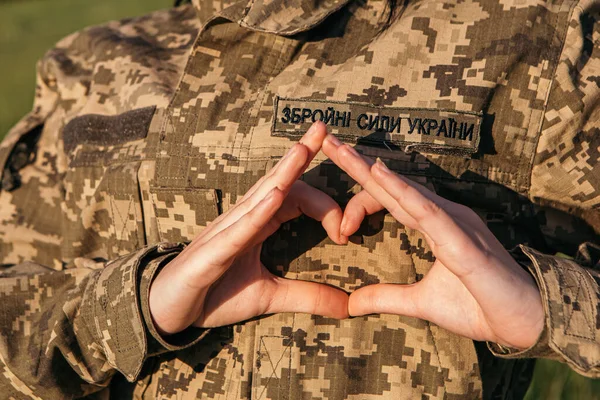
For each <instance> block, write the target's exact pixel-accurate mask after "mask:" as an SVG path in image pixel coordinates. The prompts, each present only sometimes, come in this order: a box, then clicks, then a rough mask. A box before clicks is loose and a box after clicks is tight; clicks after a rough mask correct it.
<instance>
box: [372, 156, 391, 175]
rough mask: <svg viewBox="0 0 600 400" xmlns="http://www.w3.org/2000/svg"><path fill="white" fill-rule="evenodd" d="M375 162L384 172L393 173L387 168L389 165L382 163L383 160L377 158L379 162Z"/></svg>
mask: <svg viewBox="0 0 600 400" xmlns="http://www.w3.org/2000/svg"><path fill="white" fill-rule="evenodd" d="M375 162H376V163H377V165H378V166H379V168H381V171H382V172H385V173H391V171H390V169H389V168H388V167H387V165H385V163H384V162H383V161H381V158H379V157H377V160H376V161H375Z"/></svg>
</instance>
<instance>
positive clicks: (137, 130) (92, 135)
mask: <svg viewBox="0 0 600 400" xmlns="http://www.w3.org/2000/svg"><path fill="white" fill-rule="evenodd" d="M155 109H156V106H150V107H144V108H140V109H137V110H132V111H127V112H125V113H123V114H119V115H114V116H106V115H98V114H86V115H82V116H80V117H76V118H73V119H72V120H71V121H69V123H68V124H67V125H65V127H64V129H63V140H64V143H65V151H66V152H69V151H71V150H73V149H74V148H75V147H76V146H77V145H78V144H93V145H101V146H112V145H116V144H121V143H125V142H129V141H132V140H137V139H143V138H145V137H146V135H147V134H148V129H149V127H150V121H152V116H153V115H154V110H155Z"/></svg>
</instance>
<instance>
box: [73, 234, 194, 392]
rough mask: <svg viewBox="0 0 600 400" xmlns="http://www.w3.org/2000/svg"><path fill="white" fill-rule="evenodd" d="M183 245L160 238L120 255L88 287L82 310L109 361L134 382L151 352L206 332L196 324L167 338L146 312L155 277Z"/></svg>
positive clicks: (186, 342) (180, 345)
mask: <svg viewBox="0 0 600 400" xmlns="http://www.w3.org/2000/svg"><path fill="white" fill-rule="evenodd" d="M183 247H184V245H183V244H169V243H161V244H158V245H156V246H150V247H145V248H143V249H140V250H138V251H136V252H133V253H131V254H128V255H126V256H123V257H120V258H118V259H116V260H114V261H112V262H110V263H108V264H107V265H106V267H105V268H104V269H102V270H101V271H100V273H99V274H97V275H96V278H95V280H94V281H93V282H91V288H90V290H88V291H86V292H87V293H86V295H85V298H84V299H83V302H82V312H85V313H86V314H87V315H88V316H90V317H91V319H90V321H89V322H90V325H92V326H93V328H92V331H93V332H94V335H95V336H96V342H97V343H98V344H99V345H100V346H101V347H102V350H103V351H104V354H105V355H106V360H107V363H108V364H109V365H111V366H112V367H113V368H115V369H116V370H118V371H119V372H121V373H122V374H123V375H124V376H125V377H126V378H127V380H129V381H130V382H133V381H135V380H136V379H137V377H138V375H139V373H140V371H141V369H142V366H143V363H144V361H145V360H146V359H147V358H148V356H149V355H153V354H154V353H159V352H160V351H161V350H162V351H167V350H175V349H179V348H183V347H186V346H190V345H192V344H194V343H195V342H197V341H198V340H200V339H201V337H202V335H203V333H202V332H195V329H194V330H190V331H189V332H188V330H186V331H184V332H182V333H181V334H179V337H177V338H174V341H173V342H171V343H167V342H166V341H164V340H162V339H160V335H158V333H157V332H156V329H155V328H154V325H153V324H152V322H151V319H150V323H148V321H149V320H148V319H147V317H146V316H145V314H148V316H149V310H148V294H149V291H150V283H151V280H152V278H153V277H154V275H155V274H156V272H157V271H158V270H159V267H161V266H162V265H164V264H166V262H168V260H170V259H171V258H172V257H173V256H174V255H176V254H178V253H179V252H180V251H181V250H182V249H183ZM148 277H149V278H150V279H149V280H148ZM144 310H145V312H144Z"/></svg>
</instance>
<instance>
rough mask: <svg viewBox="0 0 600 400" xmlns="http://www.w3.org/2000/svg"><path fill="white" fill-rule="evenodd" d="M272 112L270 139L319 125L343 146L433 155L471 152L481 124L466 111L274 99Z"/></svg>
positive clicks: (477, 144)
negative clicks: (346, 143) (354, 144)
mask: <svg viewBox="0 0 600 400" xmlns="http://www.w3.org/2000/svg"><path fill="white" fill-rule="evenodd" d="M274 107H275V112H274V115H275V117H274V119H273V127H272V134H273V135H275V136H292V137H296V136H297V137H300V136H302V135H303V134H304V133H305V132H306V130H307V129H308V128H309V127H310V125H311V124H312V123H313V122H315V121H318V120H320V121H323V122H324V123H325V124H326V125H327V128H328V130H329V132H331V133H333V134H335V135H336V136H337V137H338V138H340V139H343V140H346V141H350V140H351V141H360V142H361V143H363V142H365V144H366V143H373V144H380V145H384V146H387V147H391V146H398V147H401V148H402V149H404V150H405V151H410V150H416V151H423V152H435V153H462V154H472V153H475V152H476V151H477V147H478V146H479V137H480V131H481V122H482V119H483V115H482V114H481V113H475V112H468V111H457V110H441V109H433V108H408V107H404V108H401V107H378V106H373V105H367V104H361V103H354V102H334V101H326V100H314V99H291V98H283V97H276V98H275V103H274Z"/></svg>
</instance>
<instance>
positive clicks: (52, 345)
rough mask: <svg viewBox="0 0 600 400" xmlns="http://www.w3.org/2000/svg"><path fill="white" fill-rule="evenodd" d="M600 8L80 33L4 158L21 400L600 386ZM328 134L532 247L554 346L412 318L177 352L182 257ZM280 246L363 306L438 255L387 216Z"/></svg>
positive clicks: (330, 4)
mask: <svg viewBox="0 0 600 400" xmlns="http://www.w3.org/2000/svg"><path fill="white" fill-rule="evenodd" d="M598 5H599V4H598V2H597V1H592V0H581V1H575V0H556V1H548V2H546V1H534V0H518V1H516V0H479V1H472V0H460V1H459V0H450V1H441V0H418V1H409V2H408V3H407V5H406V7H405V9H404V10H403V11H402V13H401V14H400V15H399V16H398V17H397V18H396V19H394V20H393V21H392V22H391V23H390V24H389V27H387V28H386V29H383V22H382V21H383V20H384V19H385V15H386V12H385V3H384V2H382V1H379V0H369V1H366V2H365V1H351V0H316V1H313V0H266V1H265V0H252V1H250V2H246V1H236V0H234V1H231V0H226V1H215V2H211V1H208V0H207V1H203V0H198V1H196V2H194V4H193V5H187V6H182V7H178V8H174V9H171V10H167V11H160V12H156V13H153V14H150V15H148V16H144V17H141V18H135V19H129V20H124V21H120V22H110V23H108V24H106V25H104V26H99V27H92V28H88V29H85V30H83V31H82V32H79V33H76V34H74V35H71V36H69V37H67V38H65V39H64V40H62V41H61V42H60V43H59V44H58V45H57V46H56V47H55V48H54V49H52V50H51V51H50V52H48V53H47V54H46V56H45V57H44V58H43V59H42V60H41V61H40V63H39V65H38V78H37V95H36V100H35V105H34V108H33V111H32V112H31V113H30V114H29V115H27V116H26V117H25V118H24V119H23V120H22V121H21V122H19V123H18V124H17V125H16V126H15V127H14V129H13V130H11V131H10V133H9V134H8V136H7V137H6V139H5V140H4V141H3V142H2V144H1V146H0V165H1V166H2V167H3V173H2V190H1V193H0V257H1V262H2V264H3V269H2V272H1V274H2V275H1V276H2V277H1V278H0V331H1V335H0V388H1V389H0V397H2V398H43V399H62V398H71V397H79V396H87V395H92V393H94V394H93V396H98V397H99V398H108V397H109V396H113V397H116V398H144V399H154V398H167V399H171V398H173V399H175V398H177V399H180V398H195V397H207V398H219V399H222V398H223V399H225V398H227V399H245V398H253V399H284V398H285V399H318V398H324V399H331V400H333V399H367V398H378V399H379V398H381V399H384V398H385V399H400V398H428V399H433V398H447V399H459V398H479V397H485V398H518V397H520V396H522V394H523V391H524V389H525V388H526V386H527V382H528V379H529V376H530V372H531V360H530V359H529V358H531V357H547V358H552V359H557V360H562V361H564V362H567V363H568V364H569V365H570V366H571V367H572V368H573V369H575V370H576V371H577V372H579V373H581V374H583V375H587V376H595V377H598V376H600V301H599V299H600V273H599V272H598V267H599V264H598V261H597V260H598V253H599V251H598V250H599V248H598V247H597V246H595V245H594V244H593V242H596V243H597V242H598V232H599V231H600V214H599V211H598V210H599V207H600V173H599V171H598V161H599V160H598V158H599V151H600V106H598V105H597V104H598V99H599V98H600V97H599V96H600V42H599V40H600V28H599V26H600V24H598V23H597V20H598V17H599V14H598ZM316 119H323V120H325V121H326V123H327V124H328V125H329V129H330V130H331V132H333V133H335V134H336V135H338V137H340V138H341V139H342V140H344V141H346V142H350V143H354V144H355V145H356V148H357V149H359V151H361V152H362V153H364V154H366V155H368V156H371V157H376V156H378V157H381V158H382V159H383V160H384V161H385V162H386V163H387V165H389V166H390V167H391V168H393V169H394V170H395V171H397V172H399V173H402V174H404V175H406V176H408V177H410V178H411V179H414V180H417V181H419V182H421V183H423V184H425V185H427V186H428V187H429V188H431V189H432V190H435V191H436V192H437V193H438V194H440V195H442V196H444V197H446V198H449V199H451V200H453V201H456V202H459V203H462V204H465V205H467V206H469V207H471V208H473V209H474V210H475V211H476V212H477V213H478V214H479V215H480V216H481V217H482V218H483V219H484V220H485V221H486V222H487V224H488V226H489V228H490V229H491V230H492V232H494V234H495V235H496V236H497V237H498V238H499V239H500V240H501V241H502V243H503V244H504V245H505V246H506V248H507V249H513V248H515V249H516V250H514V255H515V257H517V258H518V259H519V260H520V261H521V262H522V263H523V265H524V266H525V267H528V268H530V271H531V273H532V274H533V275H534V277H535V279H536V280H537V282H538V284H539V287H540V290H541V293H542V297H543V303H544V308H545V311H546V326H545V330H544V332H543V334H542V336H541V337H540V340H539V342H538V343H537V344H536V345H535V346H533V347H532V348H530V349H527V350H525V351H521V352H518V351H516V350H515V349H509V348H503V347H501V346H498V345H495V344H493V343H489V344H487V346H486V344H485V343H484V344H482V343H474V342H473V341H471V340H469V339H466V338H462V337H458V336H456V335H454V334H452V333H450V332H448V331H446V330H444V329H441V328H439V327H437V326H435V325H433V324H431V323H428V322H427V321H423V320H418V319H415V318H406V317H401V316H393V315H372V316H365V317H359V318H351V319H347V320H342V321H338V320H332V319H327V318H322V317H318V316H311V315H304V314H277V315H270V316H265V317H261V318H257V319H253V320H251V321H247V322H244V323H240V324H236V325H234V326H227V327H223V328H219V329H211V330H203V329H197V328H190V329H187V330H186V331H184V332H182V333H180V334H178V335H175V336H173V337H169V338H166V339H165V338H162V337H160V335H159V334H158V333H157V332H156V329H155V328H154V326H153V325H152V321H151V318H150V317H149V312H148V290H149V286H150V282H151V280H152V278H153V277H154V276H155V274H156V273H157V271H159V270H160V267H161V266H163V265H165V264H166V263H167V262H168V261H169V260H170V259H172V258H173V257H174V256H175V255H176V254H177V252H178V251H180V249H181V245H180V244H177V243H181V242H186V241H189V240H191V239H192V238H193V237H194V236H195V235H196V234H197V233H198V232H199V231H200V230H201V229H202V228H203V227H205V226H206V225H207V224H208V223H209V222H210V221H211V220H213V219H214V218H215V217H216V216H217V215H218V214H219V213H221V212H226V211H227V210H228V209H229V208H230V207H231V206H232V205H233V204H235V202H236V201H237V200H238V199H239V198H240V197H241V196H242V195H243V194H244V193H245V192H246V191H247V190H248V189H249V188H250V187H251V186H252V184H253V183H254V182H256V181H257V180H258V179H259V178H260V177H261V176H262V175H263V174H264V173H265V171H267V170H268V169H270V168H271V167H272V166H273V165H274V164H275V163H276V162H277V161H278V159H279V158H280V157H281V156H282V155H283V154H284V153H285V151H286V150H287V149H288V148H289V147H290V146H291V144H292V143H293V142H294V141H295V140H297V137H298V135H300V134H302V133H303V132H304V130H305V129H306V128H307V127H308V126H309V125H310V123H311V122H312V121H313V120H316ZM303 179H304V180H306V181H307V182H308V183H310V184H311V185H313V186H315V187H317V188H319V189H321V190H323V191H325V192H326V193H328V194H329V195H331V196H332V197H333V198H334V199H336V200H337V201H338V202H339V203H340V204H345V203H346V202H347V201H348V199H349V198H350V197H351V196H352V195H353V194H354V193H356V192H357V191H358V190H360V188H358V187H356V185H355V183H354V182H353V181H352V180H351V179H349V178H348V176H347V175H345V174H343V173H342V172H340V170H339V169H338V168H337V167H336V166H335V165H333V164H332V163H331V162H330V161H328V160H326V159H325V157H324V156H323V155H322V154H321V155H319V156H318V157H317V158H316V159H315V160H314V162H313V163H312V164H311V166H310V167H309V171H308V172H307V173H306V174H305V175H304V176H303ZM263 247H264V249H263V254H262V259H263V262H264V263H265V265H267V266H268V267H269V268H270V269H271V270H272V271H274V273H276V274H279V275H282V276H285V277H286V278H289V279H303V280H310V281H316V282H324V283H328V284H330V285H334V286H336V287H339V288H341V289H343V290H345V291H347V292H352V291H353V290H355V289H356V288H358V287H361V286H363V285H368V284H372V283H376V282H393V283H411V282H416V281H418V280H419V279H421V278H422V277H423V275H424V274H426V273H427V271H428V269H429V268H430V266H431V263H432V260H433V255H432V253H431V251H430V250H429V249H428V247H427V245H426V244H425V242H424V240H423V238H422V236H421V234H420V233H419V232H416V231H414V230H411V229H406V228H405V227H404V226H403V225H401V224H399V223H397V222H396V221H395V220H393V219H392V218H391V217H390V216H389V215H385V214H383V213H380V214H377V215H374V216H372V217H370V218H368V219H367V220H366V221H365V223H364V224H363V227H362V228H361V230H360V231H359V232H358V233H357V235H356V237H355V238H354V239H353V241H352V243H350V244H349V245H348V246H337V245H335V244H333V242H331V241H330V240H328V239H327V238H326V235H325V232H324V231H323V229H322V228H321V227H320V226H319V225H318V223H317V222H314V221H311V220H308V219H306V218H300V219H298V220H296V221H293V222H291V223H288V224H285V225H284V226H282V228H281V229H280V230H279V231H278V232H277V233H276V234H275V235H274V236H272V237H271V238H270V239H269V240H268V241H267V242H266V243H265V245H264V246H263ZM534 249H535V250H534ZM492 354H495V356H494V355H492Z"/></svg>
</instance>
